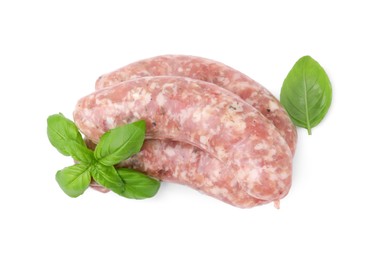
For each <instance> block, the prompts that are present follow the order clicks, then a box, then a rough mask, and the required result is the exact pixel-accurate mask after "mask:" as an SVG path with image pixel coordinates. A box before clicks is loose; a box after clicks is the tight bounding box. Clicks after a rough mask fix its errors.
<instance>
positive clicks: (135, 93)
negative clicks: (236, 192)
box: [74, 76, 292, 202]
mask: <svg viewBox="0 0 379 260" xmlns="http://www.w3.org/2000/svg"><path fill="white" fill-rule="evenodd" d="M139 119H145V120H146V123H147V134H146V138H147V139H158V140H167V139H170V140H174V141H178V142H182V143H186V144H189V145H190V146H191V145H192V146H194V147H196V148H198V149H199V150H201V151H203V152H204V153H206V154H207V156H211V157H213V158H214V159H215V160H218V161H220V162H221V163H222V165H223V166H224V167H227V168H228V170H229V171H224V172H223V175H227V174H229V175H230V176H229V179H228V178H227V177H225V176H223V178H226V179H228V182H229V183H230V184H227V185H231V186H236V184H235V182H238V185H239V186H240V187H241V189H242V190H243V191H244V192H246V193H247V194H248V195H250V196H252V197H253V198H256V199H257V200H263V201H265V202H268V201H274V200H278V199H280V198H282V197H283V196H285V194H287V193H288V190H289V188H290V185H291V170H292V162H291V161H292V154H291V151H290V149H289V147H288V145H287V143H286V142H285V140H284V139H283V137H282V136H281V135H280V134H279V133H278V131H277V129H276V128H275V127H274V125H273V124H272V123H271V122H270V121H268V120H267V119H266V118H265V117H264V116H262V114H261V113H259V112H258V111H257V110H256V109H255V108H253V107H252V106H250V105H249V104H247V103H246V102H244V101H243V100H242V99H240V98H239V97H238V96H236V95H233V94H232V93H230V92H229V91H226V90H224V89H222V88H219V87H218V86H217V85H214V84H211V83H207V82H204V81H199V80H193V79H189V78H183V77H164V76H162V77H151V78H149V77H147V78H140V79H136V80H131V81H126V82H122V83H120V84H118V85H115V86H113V87H110V88H106V89H103V90H100V91H97V92H95V93H93V94H91V95H89V96H87V97H84V98H83V99H81V100H80V101H79V102H78V104H77V107H76V110H75V112H74V120H75V122H76V124H77V126H78V127H79V129H80V130H81V131H82V132H83V133H84V134H85V135H86V136H87V137H88V138H89V139H90V140H92V141H94V142H95V143H96V142H97V141H98V140H99V138H100V136H101V135H102V134H103V133H104V132H105V131H107V130H109V129H112V128H114V127H117V126H119V125H122V124H125V123H130V122H133V121H136V120H139ZM141 156H142V155H141ZM159 159H160V158H159V157H155V158H154V160H155V161H157V160H159ZM173 172H175V171H173ZM183 174H187V173H183ZM205 176H206V175H205ZM207 180H208V179H207ZM208 181H209V182H211V183H213V184H214V185H215V187H221V186H220V184H217V182H214V181H213V180H211V179H209V180H208ZM200 189H201V187H200ZM218 197H221V196H220V195H218Z"/></svg>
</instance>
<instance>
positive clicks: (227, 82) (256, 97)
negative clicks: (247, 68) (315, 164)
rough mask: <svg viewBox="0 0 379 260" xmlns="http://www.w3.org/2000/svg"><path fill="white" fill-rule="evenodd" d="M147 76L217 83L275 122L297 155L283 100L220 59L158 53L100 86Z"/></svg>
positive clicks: (105, 79)
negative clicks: (178, 77)
mask: <svg viewBox="0 0 379 260" xmlns="http://www.w3.org/2000/svg"><path fill="white" fill-rule="evenodd" d="M146 76H183V77H189V78H193V79H199V80H203V81H207V82H211V83H214V84H216V85H218V86H220V87H223V88H225V89H227V90H229V91H231V92H233V93H235V94H237V95H238V96H240V97H241V98H242V99H243V100H245V101H246V102H247V103H249V104H250V105H252V106H253V107H255V108H256V109H257V110H258V111H259V112H261V113H262V114H263V115H264V116H265V117H266V118H268V119H269V120H270V121H272V122H273V124H274V125H275V127H276V128H277V129H278V131H279V133H280V134H281V135H282V136H283V137H284V139H285V140H286V141H287V143H288V145H289V147H290V149H291V151H292V154H293V155H294V153H295V149H296V142H297V132H296V128H295V126H294V124H293V123H292V121H291V119H290V118H289V116H288V114H287V112H286V111H285V109H284V108H283V107H282V106H281V104H280V103H279V101H278V100H277V99H276V98H275V97H274V96H273V95H272V94H271V93H270V92H269V91H268V90H267V89H265V88H264V87H263V86H261V85H260V84H259V83H257V82H256V81H254V80H252V79H251V78H249V77H248V76H246V75H244V74H243V73H241V72H239V71H237V70H235V69H233V68H231V67H229V66H226V65H225V64H222V63H220V62H217V61H213V60H209V59H205V58H201V57H194V56H186V55H163V56H157V57H153V58H150V59H145V60H141V61H137V62H135V63H131V64H129V65H127V66H125V67H123V68H120V69H118V70H116V71H114V72H111V73H108V74H105V75H103V76H101V77H100V78H99V79H98V80H97V82H96V89H102V88H106V87H109V86H112V85H114V84H117V83H119V82H122V81H126V80H130V79H135V78H139V77H146Z"/></svg>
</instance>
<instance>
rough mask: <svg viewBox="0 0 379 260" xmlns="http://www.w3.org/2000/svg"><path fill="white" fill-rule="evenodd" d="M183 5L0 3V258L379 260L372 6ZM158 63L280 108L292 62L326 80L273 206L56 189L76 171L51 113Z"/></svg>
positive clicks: (166, 192) (187, 194)
mask: <svg viewBox="0 0 379 260" xmlns="http://www.w3.org/2000/svg"><path fill="white" fill-rule="evenodd" d="M5 2H8V3H5ZM179 2H180V1H150V2H147V1H122V2H115V1H104V2H97V1H86V2H84V1H59V2H58V1H45V2H42V1H1V3H0V76H1V77H0V79H1V80H0V86H1V92H0V106H1V108H0V113H1V124H0V125H1V128H0V131H1V133H0V134H1V135H0V138H1V141H0V153H1V157H0V158H1V159H0V160H1V168H0V176H1V178H0V182H1V183H0V239H1V240H2V241H1V242H0V259H153V258H155V259H156V258H158V259H343V258H346V257H351V258H352V259H379V250H378V248H377V247H378V240H379V239H378V233H379V224H378V222H379V214H378V208H379V207H378V205H379V200H378V199H379V188H378V186H379V170H378V162H379V149H378V147H379V138H378V136H379V135H378V132H379V129H378V119H379V116H378V112H379V108H378V103H379V102H378V94H379V91H378V89H379V85H378V74H379V66H378V59H379V40H378V31H379V30H378V29H379V26H378V25H379V15H378V13H379V9H378V8H377V5H374V4H375V1H364V0H360V1H237V0H233V1H205V0H203V1H195V0H192V1H187V2H184V1H183V2H182V3H179ZM161 54H190V55H197V56H203V57H207V58H211V59H215V60H218V61H221V62H223V63H226V64H228V65H230V66H232V67H234V68H236V69H238V70H240V71H242V72H244V73H245V74H247V75H249V76H250V77H252V78H254V79H255V80H257V81H258V82H260V83H261V84H263V85H264V86H266V87H267V88H268V89H269V90H270V91H272V93H273V94H274V95H275V96H277V97H278V96H279V93H280V88H281V84H282V82H283V79H284V78H285V76H286V75H287V73H288V71H289V70H290V69H291V67H292V66H293V64H294V63H295V62H296V60H297V59H298V58H300V57H301V56H303V55H311V56H312V57H313V58H315V59H316V60H317V61H318V62H319V63H320V64H321V65H322V66H323V67H324V68H325V70H326V71H327V73H328V74H329V76H330V79H331V81H332V84H333V103H332V107H331V109H330V111H329V114H328V115H327V117H326V118H325V119H324V121H323V122H322V123H321V124H320V125H319V126H317V127H316V128H314V129H313V135H312V136H308V135H307V133H306V131H305V130H303V129H299V131H298V133H299V140H298V147H297V153H296V156H295V159H294V171H293V186H292V189H291V191H290V193H289V195H288V196H287V197H286V198H285V199H283V200H282V202H281V209H280V210H277V209H275V208H274V207H273V205H272V204H269V205H265V206H260V207H256V208H252V209H244V210H242V209H238V208H234V207H232V206H229V205H227V204H224V203H222V202H220V201H218V200H215V199H212V198H209V197H207V196H205V195H202V194H200V193H198V192H196V191H194V190H191V189H189V188H186V187H182V186H178V185H174V184H167V183H164V184H162V187H161V189H160V191H159V193H158V195H157V196H156V197H155V198H153V199H150V200H143V201H133V200H127V199H124V198H121V197H118V196H117V195H114V194H111V193H108V194H101V193H98V192H95V191H93V190H88V191H87V192H86V193H85V194H84V195H83V196H81V197H79V198H77V199H71V198H69V197H67V196H66V195H65V194H64V193H63V192H62V191H61V190H60V188H59V186H58V185H57V183H56V181H55V172H56V171H57V170H59V169H61V168H64V167H66V166H68V165H70V164H72V161H71V159H70V158H66V157H63V156H62V155H60V154H59V153H58V152H57V151H56V150H55V149H54V148H53V147H52V146H51V145H50V144H49V142H48V139H47V136H46V118H47V117H48V115H50V114H54V113H57V112H62V113H63V114H65V115H66V116H67V117H69V118H72V116H71V115H72V111H73V109H74V106H75V103H76V101H77V100H78V99H79V98H80V97H82V96H84V95H86V94H89V93H90V92H92V91H93V90H94V83H95V80H96V79H97V77H98V76H100V75H101V74H103V73H105V72H108V71H112V70H114V69H117V68H119V67H121V66H123V65H126V64H128V63H131V62H133V61H136V60H139V59H143V58H148V57H151V56H155V55H161ZM375 247H376V248H375Z"/></svg>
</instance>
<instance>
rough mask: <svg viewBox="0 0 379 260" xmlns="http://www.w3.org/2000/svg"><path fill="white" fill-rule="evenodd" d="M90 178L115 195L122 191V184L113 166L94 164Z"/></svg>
mask: <svg viewBox="0 0 379 260" xmlns="http://www.w3.org/2000/svg"><path fill="white" fill-rule="evenodd" d="M92 177H93V179H94V180H95V181H96V182H97V183H99V184H100V185H102V186H104V187H105V188H108V189H110V190H112V191H114V192H116V193H120V192H122V191H123V190H124V182H123V181H122V179H121V177H120V176H119V175H118V173H117V171H116V169H115V168H114V167H113V166H105V165H102V164H100V163H96V164H95V165H94V167H93V168H92Z"/></svg>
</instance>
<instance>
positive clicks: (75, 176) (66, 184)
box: [55, 164, 91, 198]
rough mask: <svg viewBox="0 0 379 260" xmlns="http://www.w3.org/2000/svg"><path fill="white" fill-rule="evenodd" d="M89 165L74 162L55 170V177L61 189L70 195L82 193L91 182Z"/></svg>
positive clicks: (75, 195)
mask: <svg viewBox="0 0 379 260" xmlns="http://www.w3.org/2000/svg"><path fill="white" fill-rule="evenodd" d="M90 168H91V167H90V165H88V164H75V165H73V166H70V167H66V168H64V169H63V170H60V171H58V172H57V174H56V176H55V178H56V180H57V182H58V184H59V186H60V187H61V189H62V190H63V191H64V192H65V193H66V194H67V195H68V196H70V197H73V198H76V197H78V196H80V195H82V194H83V192H84V191H85V190H86V189H87V188H88V186H89V184H90V182H91V174H90Z"/></svg>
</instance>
